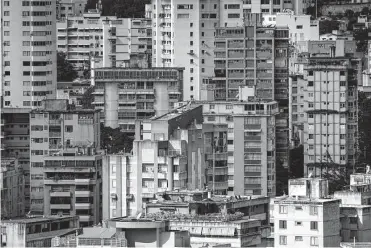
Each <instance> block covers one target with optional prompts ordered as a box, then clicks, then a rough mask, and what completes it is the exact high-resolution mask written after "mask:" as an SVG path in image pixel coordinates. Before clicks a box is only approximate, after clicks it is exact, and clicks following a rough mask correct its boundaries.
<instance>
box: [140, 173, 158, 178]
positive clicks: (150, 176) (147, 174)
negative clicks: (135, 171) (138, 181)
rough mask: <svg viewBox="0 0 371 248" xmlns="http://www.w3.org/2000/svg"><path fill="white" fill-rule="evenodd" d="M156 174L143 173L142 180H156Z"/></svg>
mask: <svg viewBox="0 0 371 248" xmlns="http://www.w3.org/2000/svg"><path fill="white" fill-rule="evenodd" d="M154 177H155V174H154V173H153V172H142V178H154Z"/></svg>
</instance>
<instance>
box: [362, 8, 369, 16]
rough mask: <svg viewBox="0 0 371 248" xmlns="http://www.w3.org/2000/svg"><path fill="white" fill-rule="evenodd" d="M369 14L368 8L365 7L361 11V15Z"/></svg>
mask: <svg viewBox="0 0 371 248" xmlns="http://www.w3.org/2000/svg"><path fill="white" fill-rule="evenodd" d="M368 13H369V9H368V7H364V8H363V9H362V10H361V15H368Z"/></svg>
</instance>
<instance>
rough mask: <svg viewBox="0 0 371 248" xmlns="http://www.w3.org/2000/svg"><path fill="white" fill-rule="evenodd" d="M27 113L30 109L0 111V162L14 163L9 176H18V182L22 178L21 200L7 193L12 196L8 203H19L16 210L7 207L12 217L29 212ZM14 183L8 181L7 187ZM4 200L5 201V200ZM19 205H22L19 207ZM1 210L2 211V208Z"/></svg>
mask: <svg viewBox="0 0 371 248" xmlns="http://www.w3.org/2000/svg"><path fill="white" fill-rule="evenodd" d="M29 112H30V109H26V108H3V109H1V161H4V162H5V161H16V164H17V166H16V168H12V169H10V170H9V176H10V177H11V178H13V177H14V176H16V175H19V176H20V179H19V180H23V179H21V178H24V189H23V191H22V192H23V193H22V195H21V198H22V199H20V198H19V196H18V194H17V193H15V194H14V195H13V193H11V192H10V191H9V194H10V195H8V196H12V197H11V198H9V199H8V200H9V202H10V201H18V202H19V205H18V207H17V208H15V207H14V208H13V206H9V205H8V208H9V210H10V211H11V212H8V213H7V215H8V214H9V215H10V216H12V217H16V216H19V214H20V213H22V215H23V214H25V213H27V212H28V211H29V210H30V191H31V188H30V131H29V128H30V125H29V118H30V117H29ZM7 171H8V170H7ZM5 173H8V172H5ZM9 180H10V178H9ZM14 183H18V179H15V181H12V182H10V181H9V187H11V185H14ZM9 190H11V189H9ZM2 197H4V198H5V194H2ZM4 200H5V201H6V199H4ZM15 204H17V203H15ZM21 204H24V205H23V206H22V207H21ZM20 208H22V209H20ZM2 209H3V210H4V208H2ZM13 210H14V212H13ZM3 213H4V211H3Z"/></svg>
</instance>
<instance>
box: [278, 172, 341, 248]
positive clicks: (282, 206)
mask: <svg viewBox="0 0 371 248" xmlns="http://www.w3.org/2000/svg"><path fill="white" fill-rule="evenodd" d="M340 204H341V201H340V200H339V199H332V198H330V197H328V182H327V180H325V179H319V178H301V179H290V180H289V195H288V196H281V197H276V198H275V199H274V211H273V216H274V247H295V246H297V247H313V246H317V247H338V246H340V235H339V233H340V228H341V226H340Z"/></svg>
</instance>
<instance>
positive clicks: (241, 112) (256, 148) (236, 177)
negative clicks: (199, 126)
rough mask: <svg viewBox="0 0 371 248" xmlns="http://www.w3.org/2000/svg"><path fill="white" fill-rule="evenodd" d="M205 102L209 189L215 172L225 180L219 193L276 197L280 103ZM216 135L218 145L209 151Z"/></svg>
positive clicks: (204, 130)
mask: <svg viewBox="0 0 371 248" xmlns="http://www.w3.org/2000/svg"><path fill="white" fill-rule="evenodd" d="M202 105H203V116H204V124H203V133H204V139H205V147H204V152H205V154H206V164H205V166H208V177H209V179H208V186H209V189H213V186H214V185H213V180H212V179H213V175H214V177H215V179H217V178H218V179H220V180H222V179H223V180H222V181H221V182H220V183H222V182H224V184H225V186H224V187H223V188H222V189H223V192H219V193H222V194H231V195H264V196H274V195H275V194H276V189H275V185H276V179H275V175H276V170H275V168H276V152H277V150H276V146H275V134H276V128H275V123H276V116H277V114H278V104H277V102H274V101H266V102H263V101H262V102H254V101H251V102H221V101H218V102H217V101H215V102H204V103H202ZM210 133H211V136H210ZM208 135H209V136H210V137H209V140H210V141H208V140H207V138H208ZM218 135H219V136H218ZM215 138H218V139H217V140H218V141H219V142H217V144H218V146H215V148H216V149H215V152H214V153H213V152H212V150H211V147H210V151H209V152H208V150H207V146H210V143H211V142H212V140H214V141H215ZM214 155H215V157H213V156H214ZM223 156H224V160H223V159H222V158H223ZM208 157H210V160H208ZM214 159H215V164H214V163H213V161H214ZM222 165H223V166H222ZM213 166H215V168H213ZM223 171H224V174H223V173H222V172H223ZM222 176H223V178H222ZM217 192H218V191H216V192H215V194H217Z"/></svg>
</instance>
